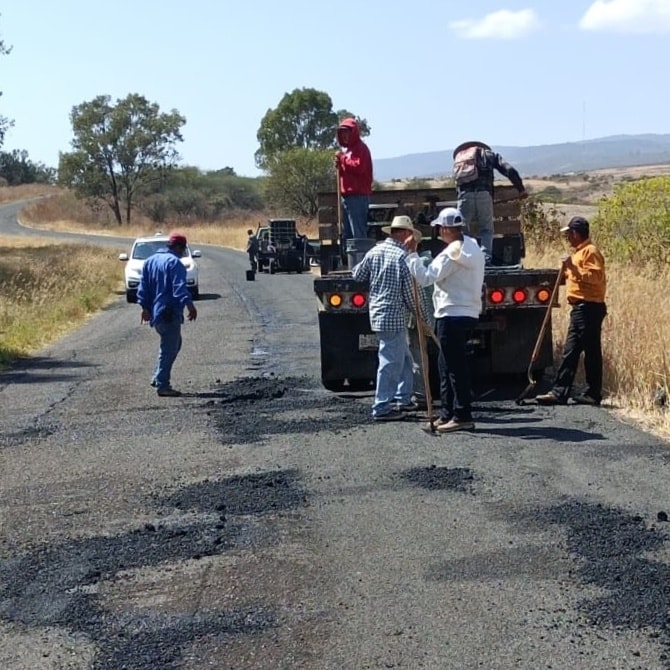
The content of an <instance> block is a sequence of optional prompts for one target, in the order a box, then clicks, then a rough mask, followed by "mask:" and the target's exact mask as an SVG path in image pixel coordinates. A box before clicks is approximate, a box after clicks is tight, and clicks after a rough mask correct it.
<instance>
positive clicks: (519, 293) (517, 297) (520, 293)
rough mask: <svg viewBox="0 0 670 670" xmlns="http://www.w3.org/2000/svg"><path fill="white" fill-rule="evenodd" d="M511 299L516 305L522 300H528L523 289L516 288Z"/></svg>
mask: <svg viewBox="0 0 670 670" xmlns="http://www.w3.org/2000/svg"><path fill="white" fill-rule="evenodd" d="M512 300H514V302H515V303H516V304H517V305H520V304H521V303H522V302H526V300H528V293H526V290H525V289H523V288H518V289H516V290H515V291H514V293H512Z"/></svg>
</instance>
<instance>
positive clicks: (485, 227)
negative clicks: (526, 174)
mask: <svg viewBox="0 0 670 670" xmlns="http://www.w3.org/2000/svg"><path fill="white" fill-rule="evenodd" d="M453 158H454V168H453V176H454V182H455V183H456V188H457V191H458V205H457V206H458V209H459V211H460V212H461V214H462V215H463V219H464V221H465V230H466V231H467V232H469V230H470V225H471V224H472V222H473V221H477V225H478V230H479V239H480V246H481V247H482V249H483V250H484V255H485V257H486V262H487V264H489V263H490V262H491V256H492V252H493V180H494V176H495V174H494V170H497V171H498V172H500V174H502V175H504V176H505V177H507V178H508V179H509V180H510V181H511V182H512V185H513V186H515V187H516V189H517V191H519V198H521V199H523V198H526V197H528V193H527V192H526V189H525V187H524V185H523V181H522V180H521V176H520V175H519V173H518V171H517V170H516V169H515V168H513V167H512V166H511V165H510V164H509V163H506V162H505V161H504V160H503V158H502V156H501V155H500V154H497V153H495V152H494V151H493V150H492V149H491V147H489V146H488V145H487V144H484V143H483V142H476V141H475V142H464V143H463V144H461V145H459V146H457V147H456V148H455V149H454V154H453Z"/></svg>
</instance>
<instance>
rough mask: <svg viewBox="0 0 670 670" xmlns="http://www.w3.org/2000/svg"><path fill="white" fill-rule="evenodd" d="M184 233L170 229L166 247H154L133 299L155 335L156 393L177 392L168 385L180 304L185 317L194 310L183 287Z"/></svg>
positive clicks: (178, 333)
mask: <svg viewBox="0 0 670 670" xmlns="http://www.w3.org/2000/svg"><path fill="white" fill-rule="evenodd" d="M186 247H187V241H186V237H185V236H184V235H182V234H181V233H176V232H175V233H172V234H171V235H170V237H169V238H168V242H167V248H165V249H160V250H158V251H157V252H156V253H155V254H153V255H152V256H150V257H149V258H147V260H146V261H144V265H143V266H142V278H141V280H140V285H139V287H138V289H137V302H138V303H139V305H140V306H141V307H142V317H141V323H148V324H149V325H150V326H151V327H152V328H153V329H154V330H155V331H156V332H157V333H158V334H159V335H160V338H161V339H160V345H159V347H158V360H157V361H156V368H155V369H154V376H153V379H152V380H151V385H152V386H155V387H156V392H157V393H158V395H159V396H167V397H174V396H180V395H181V392H180V391H177V390H176V389H173V388H172V386H171V385H170V375H171V373H172V366H173V364H174V362H175V360H176V358H177V354H178V353H179V350H180V349H181V324H182V323H183V322H184V307H186V309H187V310H188V320H189V321H194V320H195V319H196V317H197V316H198V312H197V310H196V308H195V306H194V305H193V298H192V297H191V293H190V291H189V290H188V288H187V287H186V268H185V267H184V264H183V263H182V262H181V261H180V260H179V259H180V258H181V257H182V256H183V255H184V253H185V252H186Z"/></svg>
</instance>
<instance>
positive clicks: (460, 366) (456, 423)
mask: <svg viewBox="0 0 670 670" xmlns="http://www.w3.org/2000/svg"><path fill="white" fill-rule="evenodd" d="M431 225H432V226H433V227H436V228H437V230H438V231H439V236H440V239H441V240H442V242H444V245H445V247H444V249H443V250H442V251H441V252H440V253H439V254H438V255H437V256H436V257H435V258H434V259H433V260H432V262H431V263H430V265H428V267H426V266H424V264H423V263H422V262H421V259H420V257H419V255H418V254H417V253H416V248H417V245H416V242H415V241H414V240H412V239H410V238H408V239H407V240H405V243H404V244H405V248H406V249H407V251H408V252H409V254H408V256H407V261H406V262H407V266H408V267H409V270H410V272H411V273H412V276H413V277H414V278H415V279H416V281H417V283H418V284H419V285H420V286H430V285H431V284H434V285H435V288H434V290H433V306H434V308H435V326H436V330H437V337H438V339H439V341H440V353H439V357H438V366H439V371H440V401H441V408H440V417H439V419H438V420H437V422H436V424H435V429H436V430H437V431H438V432H439V433H451V432H453V431H457V430H473V429H474V427H475V424H474V421H473V418H472V409H471V403H472V392H471V388H470V371H469V369H468V356H467V342H468V339H469V337H470V334H471V333H472V331H473V330H474V328H475V326H476V325H477V319H478V318H479V314H480V312H481V310H482V286H483V284H484V263H485V260H484V254H483V253H482V250H481V249H480V248H479V246H478V245H477V241H476V240H475V239H474V238H472V237H470V236H469V235H464V234H463V217H462V215H461V213H460V212H459V211H458V210H457V209H454V208H453V207H447V208H446V209H443V210H442V211H441V212H440V213H439V215H438V217H437V219H435V220H434V221H432V222H431Z"/></svg>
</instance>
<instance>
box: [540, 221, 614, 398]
mask: <svg viewBox="0 0 670 670" xmlns="http://www.w3.org/2000/svg"><path fill="white" fill-rule="evenodd" d="M561 232H563V233H565V234H566V237H567V239H568V242H569V243H570V246H571V247H572V248H573V252H572V255H571V256H567V257H566V258H565V259H564V260H563V266H562V268H561V271H562V272H563V275H564V277H565V297H566V300H567V301H568V303H569V304H570V305H572V311H571V312H570V325H569V327H568V333H567V336H566V338H565V347H564V348H563V360H562V361H561V365H560V367H559V368H558V372H557V373H556V379H555V380H554V383H553V386H552V389H551V391H550V392H549V393H545V394H543V395H538V396H537V397H536V400H537V402H538V403H539V404H540V405H565V404H566V403H567V401H568V397H569V395H570V390H571V388H572V382H573V380H574V378H575V374H576V372H577V365H578V364H579V357H580V356H581V353H582V352H584V372H585V375H586V388H585V389H584V391H583V392H582V393H580V394H578V395H575V396H573V398H572V399H573V400H574V401H575V402H576V403H578V404H580V405H600V401H601V400H602V378H603V355H602V344H601V332H602V323H603V319H604V318H605V315H606V314H607V307H606V305H605V289H606V277H605V259H604V258H603V255H602V254H601V253H600V251H599V250H598V248H597V247H596V245H595V244H593V242H592V241H591V239H590V237H589V222H588V221H587V220H586V219H584V218H583V217H581V216H574V217H573V218H572V219H570V222H569V223H568V225H567V226H565V227H564V228H561Z"/></svg>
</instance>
